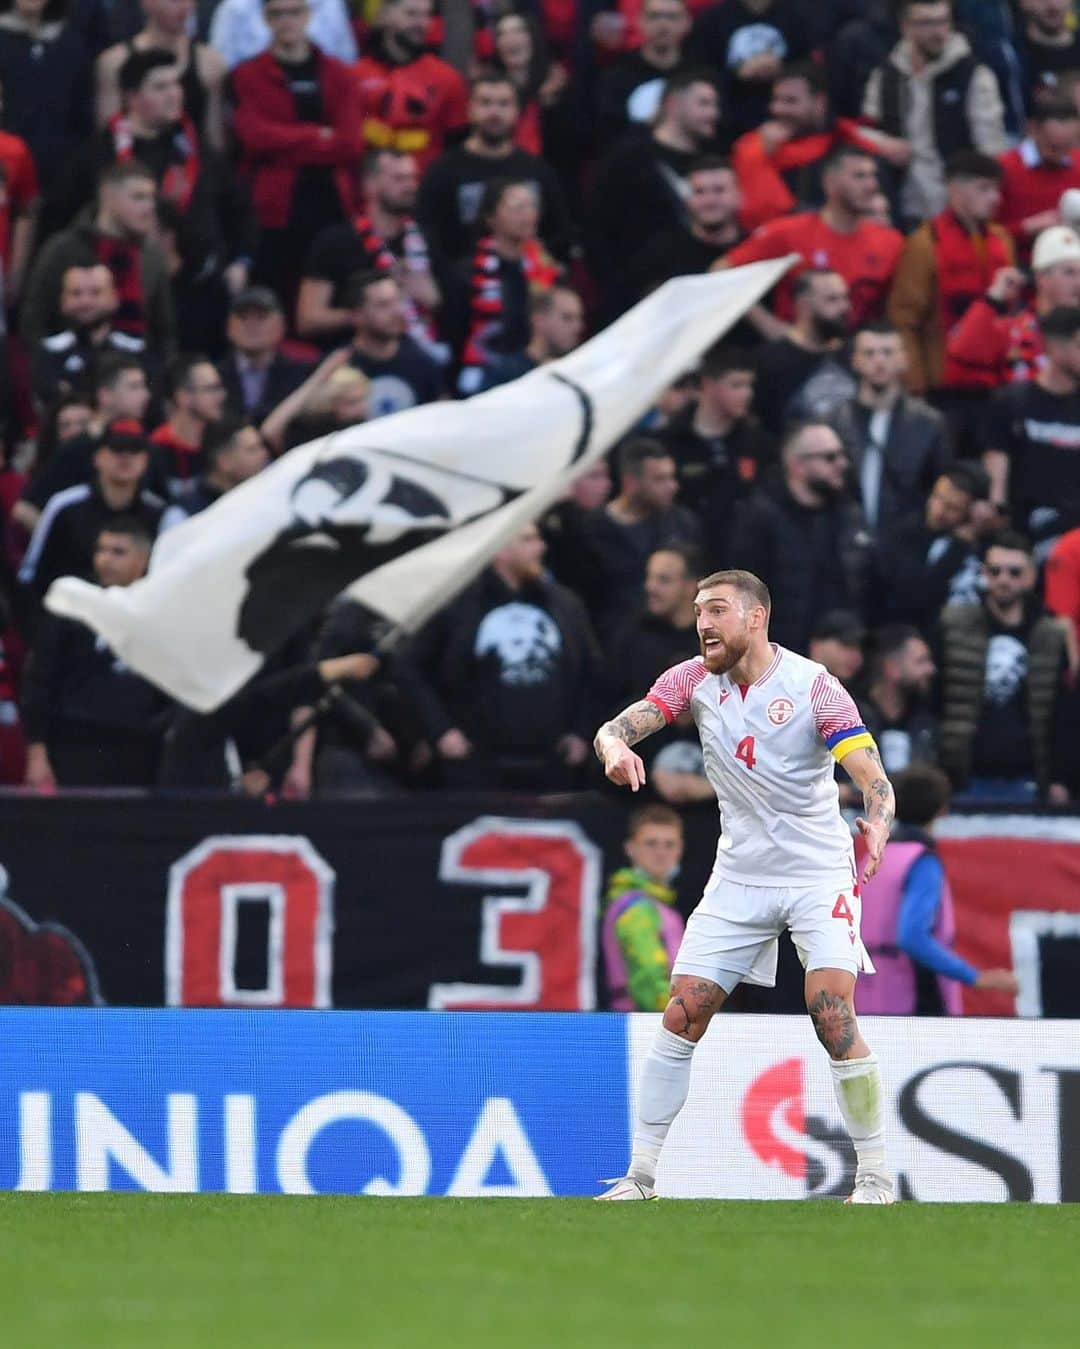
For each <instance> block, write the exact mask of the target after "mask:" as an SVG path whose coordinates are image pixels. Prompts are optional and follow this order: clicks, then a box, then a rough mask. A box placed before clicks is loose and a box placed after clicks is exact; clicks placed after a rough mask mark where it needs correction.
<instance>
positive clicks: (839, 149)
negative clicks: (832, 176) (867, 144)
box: [821, 143, 874, 173]
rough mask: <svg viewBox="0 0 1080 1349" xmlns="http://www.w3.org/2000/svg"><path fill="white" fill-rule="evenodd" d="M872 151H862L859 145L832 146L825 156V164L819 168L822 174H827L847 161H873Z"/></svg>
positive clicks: (843, 144) (842, 144)
mask: <svg viewBox="0 0 1080 1349" xmlns="http://www.w3.org/2000/svg"><path fill="white" fill-rule="evenodd" d="M873 158H874V154H873V151H872V150H864V149H863V147H862V146H861V145H849V144H847V143H841V144H840V145H834V146H833V148H832V149H831V150H830V151H829V153H828V154H827V155H826V156H825V162H824V164H823V165H822V166H821V171H822V173H829V172H830V171H831V170H832V169H838V168H839V167H840V165H841V164H843V163H844V161H845V160H848V159H871V160H872V159H873Z"/></svg>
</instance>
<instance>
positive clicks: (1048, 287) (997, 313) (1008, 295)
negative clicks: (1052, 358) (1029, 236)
mask: <svg viewBox="0 0 1080 1349" xmlns="http://www.w3.org/2000/svg"><path fill="white" fill-rule="evenodd" d="M1031 270H1032V272H1033V274H1034V284H1035V298H1034V301H1033V302H1032V303H1031V304H1028V305H1023V304H1021V298H1022V296H1023V293H1024V289H1025V286H1026V284H1027V278H1026V277H1025V275H1024V273H1023V272H1021V271H1020V270H1019V269H1018V268H1016V267H1002V268H1001V270H1000V271H999V272H998V273H997V275H996V276H995V277H994V279H993V281H992V282H991V283H990V287H989V289H988V290H987V292H986V294H985V295H984V296H982V297H980V298H978V299H975V300H973V301H972V302H971V304H970V306H969V307H968V311H967V313H966V314H965V315H964V317H963V318H962V319H961V320H960V322H959V323H958V324H957V325H956V327H955V328H954V329H953V330H952V332H951V333H950V334H949V336H948V339H947V340H946V343H945V355H946V359H947V360H948V361H950V362H953V363H955V364H956V365H957V366H963V367H965V368H966V369H967V370H969V371H970V372H971V377H972V379H975V378H981V379H982V381H983V383H982V387H983V388H990V389H998V388H1000V387H1001V386H1002V385H1003V384H1011V383H1014V382H1016V381H1020V382H1023V381H1025V380H1030V379H1033V378H1034V377H1035V375H1036V374H1037V373H1038V371H1039V370H1040V369H1041V368H1042V366H1043V364H1044V361H1045V357H1044V350H1043V338H1042V333H1041V331H1040V329H1039V316H1040V315H1041V314H1048V313H1049V312H1050V310H1052V309H1055V308H1057V307H1058V306H1060V305H1075V304H1080V236H1078V235H1077V234H1076V232H1075V230H1073V229H1071V228H1070V227H1069V226H1068V225H1053V226H1051V228H1050V229H1047V230H1043V232H1042V233H1041V234H1040V235H1039V237H1038V238H1037V239H1036V240H1035V247H1034V248H1033V249H1032V250H1031Z"/></svg>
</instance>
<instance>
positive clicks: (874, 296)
mask: <svg viewBox="0 0 1080 1349" xmlns="http://www.w3.org/2000/svg"><path fill="white" fill-rule="evenodd" d="M821 184H822V188H823V190H824V193H825V205H824V206H823V207H822V208H821V210H820V211H806V212H802V213H800V214H799V215H789V216H782V217H781V218H780V219H778V220H770V221H768V223H767V224H764V225H761V226H760V227H759V228H758V229H756V230H755V231H754V232H753V234H751V236H750V238H749V239H747V240H746V242H745V243H742V244H739V246H738V247H737V248H733V249H732V250H731V252H730V253H729V254H728V255H727V257H726V258H724V259H723V260H722V262H720V263H718V264H716V265H717V266H724V267H741V266H743V264H744V263H747V262H761V261H763V260H764V259H766V258H782V257H784V256H785V255H786V254H788V253H798V254H800V255H801V258H802V261H801V262H800V263H799V264H798V266H796V267H794V268H793V269H792V270H791V271H789V272H788V273H787V274H786V276H784V278H783V280H782V281H781V282H780V284H779V285H778V286H777V288H776V300H775V304H776V317H777V318H779V319H781V320H783V321H784V322H787V321H789V320H790V319H791V317H792V315H793V313H794V309H793V306H792V289H791V288H792V283H793V281H794V280H795V278H796V277H797V276H798V275H799V273H800V272H803V271H806V270H807V268H811V267H812V268H816V269H818V270H822V269H825V270H828V271H832V272H837V273H839V275H840V276H842V277H843V278H844V280H845V281H846V282H847V284H848V290H849V292H850V295H851V316H850V322H851V327H852V329H855V328H859V327H861V326H862V325H863V324H864V323H868V322H870V321H871V320H872V319H877V318H881V317H882V315H883V314H884V312H885V303H886V300H887V298H888V294H889V286H890V285H891V283H892V278H893V274H894V273H895V271H896V267H897V264H898V262H899V260H900V253H901V251H902V249H903V246H904V236H903V235H902V234H901V233H900V232H899V230H894V229H890V228H889V227H888V226H887V225H881V224H878V222H877V221H876V220H871V219H869V218H868V217H867V214H866V213H867V211H869V209H870V206H871V203H872V201H873V198H874V196H875V194H876V193H877V190H878V181H877V169H876V167H875V165H874V160H873V157H872V156H871V155H868V154H867V153H866V151H865V150H861V149H859V148H858V147H857V146H854V145H838V146H837V147H836V148H835V149H834V150H833V151H832V152H831V153H830V155H829V157H828V159H827V160H826V161H825V165H824V168H823V169H822V173H821ZM753 321H754V322H755V324H756V326H758V327H759V328H760V329H761V331H762V332H763V333H764V335H765V336H766V337H777V336H780V335H781V334H782V332H783V325H782V323H781V324H778V323H776V321H775V320H771V321H770V316H769V315H768V314H766V313H765V312H764V311H763V310H762V309H761V308H760V306H759V307H758V309H757V310H756V311H754V313H753Z"/></svg>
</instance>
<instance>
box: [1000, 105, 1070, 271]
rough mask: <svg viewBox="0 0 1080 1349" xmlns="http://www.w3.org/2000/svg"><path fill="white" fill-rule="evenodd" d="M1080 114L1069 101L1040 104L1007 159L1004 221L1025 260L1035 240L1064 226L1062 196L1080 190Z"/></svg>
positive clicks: (1003, 164)
mask: <svg viewBox="0 0 1080 1349" xmlns="http://www.w3.org/2000/svg"><path fill="white" fill-rule="evenodd" d="M1078 147H1080V112H1078V111H1077V109H1076V106H1075V105H1074V104H1073V103H1072V102H1070V101H1069V99H1067V98H1054V99H1045V100H1040V101H1039V102H1037V103H1036V104H1035V106H1034V107H1033V108H1032V110H1031V115H1030V117H1029V118H1028V134H1027V138H1026V140H1022V141H1021V142H1020V144H1019V145H1018V146H1016V147H1015V149H1012V150H1009V151H1008V152H1007V153H1005V154H1003V155H1002V156H1001V167H1002V171H1003V174H1004V177H1003V179H1002V183H1001V210H1000V211H999V213H998V219H999V220H1000V221H1001V223H1002V224H1003V225H1004V226H1005V228H1006V229H1007V230H1008V231H1009V233H1010V234H1011V235H1012V236H1013V238H1014V239H1015V240H1016V244H1017V252H1018V255H1019V257H1020V261H1021V262H1023V263H1026V262H1027V260H1028V258H1029V257H1030V256H1031V245H1032V242H1033V240H1034V239H1035V236H1036V235H1037V234H1041V233H1042V231H1043V230H1045V229H1049V228H1050V226H1051V225H1060V224H1061V223H1062V220H1061V215H1060V213H1059V211H1058V203H1059V202H1060V200H1061V194H1062V193H1063V192H1065V191H1066V190H1067V189H1068V188H1070V187H1080V148H1078Z"/></svg>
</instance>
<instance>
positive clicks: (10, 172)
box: [0, 85, 41, 305]
mask: <svg viewBox="0 0 1080 1349" xmlns="http://www.w3.org/2000/svg"><path fill="white" fill-rule="evenodd" d="M3 108H4V103H3V86H2V85H0V115H2V113H3ZM0 170H2V171H3V179H4V186H5V193H4V197H5V200H4V203H3V207H2V208H0V257H2V258H3V261H4V299H5V300H6V301H7V303H8V304H9V305H13V304H17V303H18V300H19V296H20V294H21V293H22V286H23V282H24V281H25V279H26V272H27V269H28V267H29V265H30V258H31V255H32V254H33V251H34V244H35V241H36V239H37V222H38V211H39V209H40V207H41V193H40V191H39V190H38V178H37V170H36V169H35V167H34V157H33V155H32V154H31V153H30V147H29V145H27V143H26V142H25V141H24V140H23V138H22V137H21V136H13V135H12V134H11V133H10V132H9V131H0Z"/></svg>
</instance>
